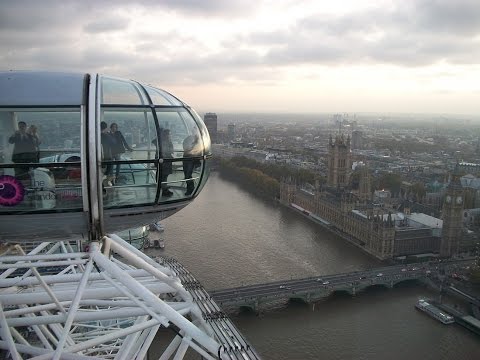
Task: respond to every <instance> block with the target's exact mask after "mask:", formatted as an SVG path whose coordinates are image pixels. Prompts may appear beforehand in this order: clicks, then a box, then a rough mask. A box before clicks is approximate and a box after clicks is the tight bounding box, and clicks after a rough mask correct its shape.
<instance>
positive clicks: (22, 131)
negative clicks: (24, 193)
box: [8, 121, 41, 179]
mask: <svg viewBox="0 0 480 360" xmlns="http://www.w3.org/2000/svg"><path fill="white" fill-rule="evenodd" d="M8 142H9V143H10V144H13V152H12V162H14V163H20V164H23V163H38V162H39V160H40V144H41V141H40V137H39V135H38V129H37V127H36V126H35V125H30V126H29V127H28V128H27V124H26V123H25V121H19V122H18V130H17V131H15V133H14V134H13V135H12V136H10V138H9V139H8ZM28 171H29V167H28V166H16V167H15V176H16V177H17V178H20V179H22V178H24V179H26V178H28Z"/></svg>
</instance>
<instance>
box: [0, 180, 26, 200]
mask: <svg viewBox="0 0 480 360" xmlns="http://www.w3.org/2000/svg"><path fill="white" fill-rule="evenodd" d="M24 196H25V188H24V187H23V184H22V183H21V182H20V181H19V180H18V179H17V178H16V177H13V176H10V175H2V176H0V205H3V206H15V205H17V204H19V203H21V202H22V201H23V197H24Z"/></svg>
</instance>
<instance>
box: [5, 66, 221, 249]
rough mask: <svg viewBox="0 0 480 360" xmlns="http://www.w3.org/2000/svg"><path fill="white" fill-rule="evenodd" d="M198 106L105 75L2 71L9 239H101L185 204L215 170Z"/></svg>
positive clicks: (156, 90) (6, 220) (146, 87)
mask: <svg viewBox="0 0 480 360" xmlns="http://www.w3.org/2000/svg"><path fill="white" fill-rule="evenodd" d="M210 158H211V143H210V137H209V134H208V131H207V129H206V127H205V125H204V123H203V121H202V119H201V118H200V117H199V116H198V115H197V113H196V112H195V111H194V110H193V109H191V108H190V107H189V106H188V105H186V104H185V103H184V102H182V101H181V100H179V99H178V98H176V97H175V96H173V95H171V94H170V93H168V92H166V91H163V90H161V89H158V88H155V87H152V86H149V85H145V84H141V83H139V82H137V81H132V80H125V79H120V78H114V77H109V76H104V75H100V74H75V73H59V72H27V71H9V72H0V240H1V241H5V240H9V241H12V240H13V241H30V240H32V239H42V240H51V239H55V238H62V239H65V237H72V238H75V237H77V238H80V239H82V238H83V239H85V240H88V239H93V238H98V237H99V236H101V235H103V234H105V233H109V232H116V231H120V230H123V229H127V228H131V227H135V226H140V225H146V224H149V223H152V222H154V221H157V220H159V219H163V218H165V217H167V216H169V215H171V214H173V213H174V212H176V211H178V210H180V209H181V208H182V207H184V206H186V205H187V204H188V203H190V202H191V201H192V199H193V198H194V197H195V196H197V194H198V193H199V191H200V190H201V189H202V187H203V185H204V184H205V182H206V180H207V178H208V174H209V159H210Z"/></svg>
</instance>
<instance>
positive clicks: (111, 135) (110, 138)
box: [100, 121, 133, 184]
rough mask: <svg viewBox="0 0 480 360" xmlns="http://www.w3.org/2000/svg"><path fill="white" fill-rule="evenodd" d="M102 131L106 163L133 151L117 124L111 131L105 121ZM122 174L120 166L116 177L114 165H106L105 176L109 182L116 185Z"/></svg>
mask: <svg viewBox="0 0 480 360" xmlns="http://www.w3.org/2000/svg"><path fill="white" fill-rule="evenodd" d="M100 130H101V136H100V138H101V143H102V158H103V160H106V161H112V160H116V161H119V160H120V159H121V155H122V154H123V153H125V151H133V149H132V148H131V147H130V145H128V143H127V141H126V140H125V137H124V136H123V134H122V132H121V131H120V130H118V125H117V123H112V124H111V125H110V129H109V128H108V125H107V123H106V122H105V121H102V122H101V123H100ZM119 174H120V164H116V169H115V175H113V165H112V164H108V165H106V169H105V176H106V177H107V182H111V183H112V184H115V182H116V181H117V180H118V177H119Z"/></svg>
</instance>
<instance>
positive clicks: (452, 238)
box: [440, 166, 464, 257]
mask: <svg viewBox="0 0 480 360" xmlns="http://www.w3.org/2000/svg"><path fill="white" fill-rule="evenodd" d="M463 201H464V194H463V188H462V184H461V182H460V174H459V171H458V167H457V166H456V167H455V170H454V171H453V174H452V179H451V181H450V184H448V186H447V193H446V196H445V202H444V203H443V229H442V241H441V243H440V256H443V257H450V256H453V255H456V254H458V251H459V245H460V239H461V237H462V227H463V223H462V213H463Z"/></svg>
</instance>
